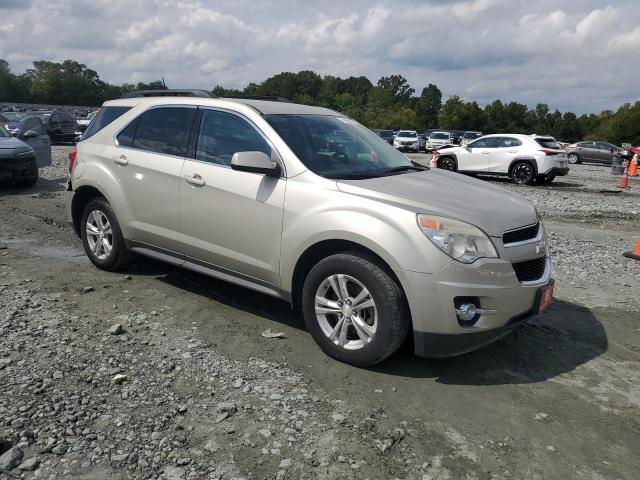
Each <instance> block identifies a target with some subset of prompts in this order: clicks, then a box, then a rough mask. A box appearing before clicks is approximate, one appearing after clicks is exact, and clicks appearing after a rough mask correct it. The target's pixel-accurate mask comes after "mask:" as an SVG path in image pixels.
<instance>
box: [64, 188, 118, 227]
mask: <svg viewBox="0 0 640 480" xmlns="http://www.w3.org/2000/svg"><path fill="white" fill-rule="evenodd" d="M96 197H102V198H105V199H106V200H107V202H108V201H109V200H108V199H107V197H106V195H104V193H102V192H101V191H100V190H99V189H98V188H96V187H94V186H93V185H83V186H81V187H79V188H78V189H77V190H75V192H74V195H73V200H72V202H71V219H72V227H73V231H74V232H75V234H76V235H77V236H78V237H80V236H81V235H80V222H81V221H82V212H84V207H85V206H86V205H87V203H89V202H90V201H91V200H92V199H93V198H96Z"/></svg>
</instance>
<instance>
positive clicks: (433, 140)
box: [427, 132, 453, 150]
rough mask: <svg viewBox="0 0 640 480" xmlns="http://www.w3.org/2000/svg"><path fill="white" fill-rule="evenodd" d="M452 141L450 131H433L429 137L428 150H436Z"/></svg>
mask: <svg viewBox="0 0 640 480" xmlns="http://www.w3.org/2000/svg"><path fill="white" fill-rule="evenodd" d="M452 143H453V139H452V138H451V133H450V132H431V134H430V135H429V138H428V139H427V150H436V149H438V148H440V147H444V146H445V145H451V144H452Z"/></svg>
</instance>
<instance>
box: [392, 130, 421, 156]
mask: <svg viewBox="0 0 640 480" xmlns="http://www.w3.org/2000/svg"><path fill="white" fill-rule="evenodd" d="M393 146H394V147H396V148H397V149H398V150H400V151H407V150H410V151H413V152H417V151H418V150H419V149H420V139H419V138H418V132H416V131H415V130H400V131H399V132H398V135H396V138H394V139H393Z"/></svg>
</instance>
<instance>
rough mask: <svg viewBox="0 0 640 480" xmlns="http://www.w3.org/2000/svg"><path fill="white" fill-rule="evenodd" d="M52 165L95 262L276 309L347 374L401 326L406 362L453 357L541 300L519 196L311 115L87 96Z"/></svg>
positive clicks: (531, 229)
mask: <svg viewBox="0 0 640 480" xmlns="http://www.w3.org/2000/svg"><path fill="white" fill-rule="evenodd" d="M170 95H172V96H170ZM69 168H70V171H71V174H70V181H69V184H68V187H67V192H66V198H67V212H68V216H69V221H70V222H71V224H72V225H73V228H74V230H75V232H76V233H77V234H78V235H79V236H80V237H81V238H82V243H83V245H84V249H85V251H86V254H87V256H88V257H89V258H90V260H91V261H92V262H93V263H94V264H95V265H96V266H97V267H98V268H102V269H105V270H116V269H119V268H121V267H123V266H124V265H125V263H126V261H127V257H128V255H129V254H130V253H132V252H133V253H137V254H142V255H146V256H149V257H153V258H156V259H159V260H162V261H165V262H168V263H171V264H174V265H178V266H181V267H184V268H187V269H190V270H194V271H196V272H200V273H203V274H206V275H210V276H212V277H216V278H218V279H222V280H225V281H228V282H231V283H235V284H238V285H242V286H245V287H247V288H250V289H253V290H256V291H258V292H261V293H263V294H266V295H272V296H275V297H278V298H281V299H284V300H285V301H287V302H290V303H291V305H292V306H293V308H295V309H296V310H300V311H301V312H302V315H303V316H304V320H305V323H306V325H307V327H308V330H309V332H310V333H311V335H312V336H313V338H314V339H315V341H316V342H317V343H318V345H319V346H320V347H321V348H322V349H323V350H324V351H325V352H326V353H327V354H328V355H330V356H332V357H335V358H337V359H339V360H341V361H344V362H348V363H351V364H353V365H357V366H369V365H373V364H375V363H377V362H380V361H382V360H384V359H385V358H387V357H388V356H389V355H391V354H392V353H393V352H394V351H396V350H397V349H398V348H399V347H400V345H401V344H402V343H403V341H404V340H405V338H406V336H407V334H408V333H409V332H410V331H411V332H412V333H413V345H414V349H415V352H416V353H417V354H418V355H422V356H430V357H444V356H451V355H457V354H461V353H464V352H468V351H470V350H473V349H475V348H478V347H480V346H483V345H486V344H488V343H490V342H492V341H494V340H496V339H498V338H500V337H502V336H504V335H505V334H507V333H508V332H510V331H511V330H513V329H514V328H515V327H517V326H518V325H520V324H521V323H522V322H523V321H524V320H525V319H526V318H528V317H529V316H531V315H536V314H538V313H542V312H543V311H544V310H545V309H546V308H547V307H548V306H549V304H550V303H551V299H552V293H553V280H552V279H551V264H550V260H549V256H548V253H547V245H546V234H545V230H544V226H543V224H542V222H541V221H540V216H539V215H538V212H537V211H536V209H535V207H534V206H533V204H532V203H531V202H529V201H528V200H526V199H525V198H523V197H520V196H518V195H514V194H511V193H508V192H506V191H504V190H503V189H501V188H498V187H495V186H492V185H490V184H486V183H484V182H482V181H480V180H475V179H473V178H468V177H466V176H463V175H460V174H457V173H453V172H449V171H444V170H440V169H429V168H427V167H424V166H421V165H419V164H416V163H413V162H412V161H410V160H409V159H407V158H406V157H405V156H404V155H402V154H401V153H399V152H398V151H397V150H396V149H395V148H393V146H391V145H389V144H388V143H387V142H386V141H384V140H383V139H381V138H380V137H378V136H377V135H375V134H374V133H373V132H371V131H370V130H368V129H367V128H365V127H363V126H362V125H360V124H359V123H357V122H355V121H354V120H352V119H350V118H348V117H346V116H344V115H342V114H340V113H337V112H334V111H332V110H328V109H325V108H320V107H312V106H306V105H297V104H294V103H287V102H283V101H266V100H260V99H248V98H243V99H222V98H215V97H210V96H209V98H207V96H206V95H204V94H198V93H197V92H195V93H193V92H183V93H180V92H177V93H176V92H171V91H169V92H167V94H149V93H148V92H140V94H139V95H136V94H135V93H134V94H131V95H129V98H122V99H119V100H113V101H109V102H106V103H105V104H104V106H103V107H102V109H101V110H100V112H99V113H98V114H97V115H96V117H95V118H94V119H93V121H92V122H91V124H90V125H89V127H88V128H87V131H86V132H85V134H84V136H83V138H82V140H81V141H80V142H79V143H78V145H77V147H76V149H73V150H72V152H71V153H70V155H69Z"/></svg>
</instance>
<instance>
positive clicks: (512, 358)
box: [128, 259, 608, 385]
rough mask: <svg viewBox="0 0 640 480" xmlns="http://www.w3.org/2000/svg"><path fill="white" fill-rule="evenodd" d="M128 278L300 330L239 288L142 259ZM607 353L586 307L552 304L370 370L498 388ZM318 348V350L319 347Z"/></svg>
mask: <svg viewBox="0 0 640 480" xmlns="http://www.w3.org/2000/svg"><path fill="white" fill-rule="evenodd" d="M128 271H129V273H131V274H136V273H139V274H144V275H159V279H160V280H161V281H162V282H163V283H165V284H168V285H171V286H173V287H176V288H178V289H181V290H185V291H189V292H191V293H193V294H196V295H199V296H201V297H204V298H207V299H210V300H213V301H215V302H218V303H221V304H224V305H228V306H231V307H233V308H236V309H238V310H241V311H243V312H246V313H249V314H252V315H256V316H259V317H262V318H264V319H265V328H268V327H270V328H272V329H273V328H278V327H277V325H276V326H274V325H270V324H269V322H268V320H270V321H273V322H276V323H278V324H281V325H286V326H289V327H292V328H296V329H299V330H302V331H306V326H305V324H304V321H303V319H302V314H300V313H298V312H294V311H292V309H291V307H290V306H289V304H288V303H286V302H284V301H282V300H279V299H277V298H274V297H270V296H267V295H263V294H260V293H257V292H254V291H251V290H248V289H246V288H243V287H239V286H236V285H233V284H230V283H226V282H223V281H219V280H216V279H212V278H210V277H207V276H205V275H201V274H198V273H195V272H190V271H187V270H184V269H181V268H179V267H173V266H169V265H166V264H162V263H159V262H156V261H153V260H147V259H141V261H138V262H136V263H135V264H134V265H132V267H131V268H130V269H129V270H128ZM607 349H608V339H607V334H606V332H605V330H604V327H603V326H602V324H601V323H600V321H599V320H598V319H597V318H596V317H595V316H594V315H593V313H592V312H591V311H590V310H589V309H588V308H586V307H583V306H580V305H576V304H574V303H571V302H567V301H563V300H557V299H556V300H555V301H554V303H553V305H552V306H551V308H550V309H549V311H548V312H547V313H546V314H544V315H543V316H540V317H533V318H532V319H530V320H528V321H527V322H526V323H525V324H524V325H522V326H521V327H519V328H518V329H516V330H515V331H514V332H512V333H510V334H509V335H507V336H506V337H504V338H502V339H500V340H498V341H497V342H495V343H493V344H491V345H488V346H486V347H483V348H481V349H479V350H476V351H474V352H470V353H467V354H465V355H460V356H458V357H452V358H444V359H442V358H441V359H436V358H421V357H417V356H415V355H414V354H413V342H412V341H411V334H410V335H409V338H408V339H407V342H405V344H404V345H403V346H402V348H401V349H400V350H399V351H398V352H397V353H396V354H394V355H393V356H392V357H390V358H389V359H387V360H385V361H384V362H382V363H381V364H380V365H377V366H375V367H373V368H371V369H370V371H372V372H376V373H379V374H382V375H384V376H387V375H390V376H398V377H409V378H435V379H436V380H437V381H438V382H440V383H444V384H452V385H454V384H455V385H500V384H524V383H536V382H543V381H545V380H548V379H550V378H554V377H556V376H558V375H562V374H563V373H567V372H570V371H572V370H575V369H576V368H578V367H579V366H580V365H583V364H585V363H587V362H589V361H590V360H592V359H593V358H595V357H598V356H599V355H602V354H603V353H604V352H606V351H607ZM318 350H319V349H318Z"/></svg>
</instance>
